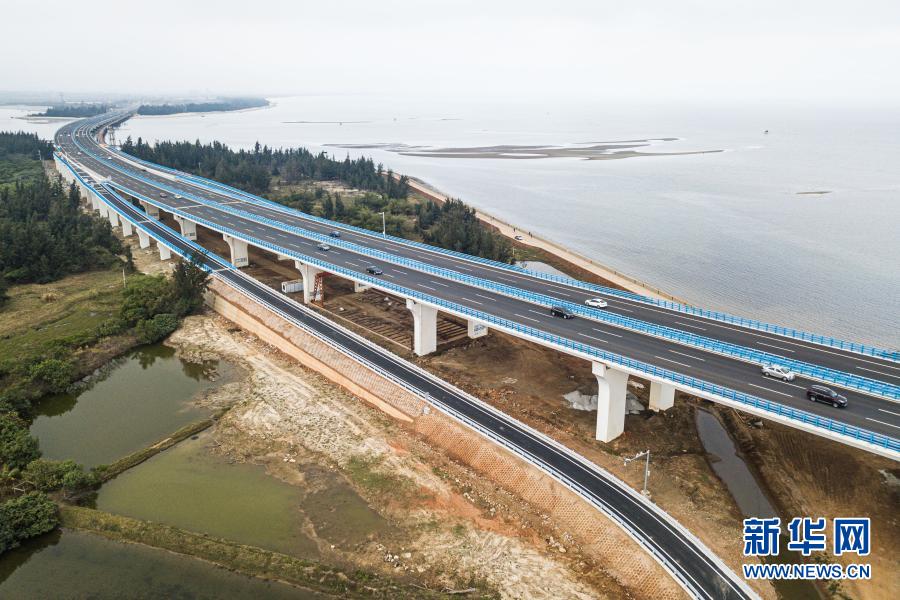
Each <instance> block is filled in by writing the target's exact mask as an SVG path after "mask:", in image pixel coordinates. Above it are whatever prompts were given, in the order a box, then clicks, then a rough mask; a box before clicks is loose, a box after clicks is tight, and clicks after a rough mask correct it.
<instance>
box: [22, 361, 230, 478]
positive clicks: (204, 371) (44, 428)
mask: <svg viewBox="0 0 900 600" xmlns="http://www.w3.org/2000/svg"><path fill="white" fill-rule="evenodd" d="M213 371H215V372H216V373H217V375H216V377H215V381H213V378H211V377H210V373H211V372H213ZM229 372H230V368H229V365H228V364H227V363H224V362H219V361H210V362H208V363H206V364H197V363H190V362H187V361H184V360H181V359H179V358H178V357H176V356H175V350H174V349H173V348H170V347H168V346H165V345H163V344H153V345H149V346H142V347H140V348H138V349H136V350H132V351H131V352H129V353H128V354H126V355H125V356H122V357H120V358H117V359H115V360H113V361H111V362H110V364H108V365H107V366H106V367H105V368H103V369H102V370H101V373H100V374H98V376H97V377H96V378H92V381H91V382H90V383H89V384H88V385H87V386H85V387H84V388H82V389H80V390H77V391H75V392H72V393H65V394H58V395H54V396H48V397H46V398H44V399H42V400H41V401H40V402H38V403H37V406H36V413H37V416H36V418H35V419H34V423H33V424H32V426H31V433H32V435H34V436H35V437H37V438H38V440H39V441H40V445H41V451H42V452H43V456H44V458H50V459H54V460H64V459H69V458H70V459H73V460H74V461H75V462H77V463H79V464H83V465H85V466H87V467H94V466H97V465H100V464H109V463H111V462H113V461H115V460H117V459H119V458H122V457H123V456H126V455H128V454H130V453H132V452H135V451H137V450H140V449H141V448H145V447H147V446H149V445H151V444H153V443H155V442H157V441H159V440H160V439H162V438H164V437H165V436H167V435H169V434H171V433H173V432H174V431H176V430H178V429H179V428H180V427H183V426H184V425H187V424H188V423H191V422H193V421H197V420H199V419H202V418H204V417H207V416H209V415H210V414H211V411H210V410H208V409H205V408H201V407H199V406H196V405H195V404H194V403H193V402H192V399H193V398H194V397H195V396H196V395H197V394H199V393H201V392H203V391H205V390H207V389H210V388H212V387H214V386H216V385H219V384H220V383H221V382H222V381H223V380H224V379H226V378H227V376H228V374H229Z"/></svg>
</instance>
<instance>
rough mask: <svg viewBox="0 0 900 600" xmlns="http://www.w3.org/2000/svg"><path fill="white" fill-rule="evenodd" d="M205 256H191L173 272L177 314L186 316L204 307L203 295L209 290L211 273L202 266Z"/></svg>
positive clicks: (176, 266) (173, 290)
mask: <svg viewBox="0 0 900 600" xmlns="http://www.w3.org/2000/svg"><path fill="white" fill-rule="evenodd" d="M203 258H204V255H202V254H196V253H194V254H191V256H190V260H187V261H184V260H182V261H180V262H179V263H178V264H177V265H175V269H174V270H173V271H172V293H173V294H174V297H175V303H174V308H175V314H177V315H179V316H184V315H188V314H191V313H193V312H194V311H196V310H197V309H199V308H200V307H201V306H203V295H204V294H205V293H206V290H207V289H209V273H208V272H207V271H206V270H205V269H204V268H203V267H202V266H201V265H202V264H203Z"/></svg>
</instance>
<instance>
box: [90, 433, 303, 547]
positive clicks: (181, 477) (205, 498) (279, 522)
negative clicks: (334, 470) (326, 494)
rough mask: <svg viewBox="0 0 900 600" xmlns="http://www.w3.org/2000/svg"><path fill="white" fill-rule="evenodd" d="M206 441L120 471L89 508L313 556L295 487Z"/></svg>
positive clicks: (184, 445) (180, 446)
mask: <svg viewBox="0 0 900 600" xmlns="http://www.w3.org/2000/svg"><path fill="white" fill-rule="evenodd" d="M210 443H212V436H210V435H209V434H208V433H204V434H201V435H200V436H197V438H196V439H189V440H185V441H184V442H181V443H180V444H178V445H177V446H174V447H173V448H170V449H169V450H166V451H165V452H162V453H161V454H158V455H156V456H154V457H153V458H151V459H150V460H148V461H147V462H145V463H143V464H141V465H138V466H137V467H135V468H133V469H130V470H128V471H126V472H125V473H123V474H122V475H119V476H118V477H116V478H115V479H113V480H112V481H110V482H108V483H106V484H105V485H104V486H103V487H102V488H101V489H100V491H99V493H98V494H97V500H96V507H97V508H98V509H99V510H103V511H106V512H111V513H116V514H120V515H126V516H129V517H134V518H136V519H146V520H150V521H157V522H160V523H166V524H168V525H174V526H176V527H181V528H184V529H188V530H191V531H197V532H201V533H208V534H210V535H213V536H216V537H222V538H227V539H229V540H234V541H237V542H241V543H244V544H251V545H254V546H260V547H262V548H267V549H269V550H275V551H278V552H283V553H285V554H292V555H294V556H300V557H305V558H314V557H315V556H316V555H317V550H316V545H315V543H314V542H313V541H312V540H311V539H310V538H309V537H307V536H306V535H304V534H303V531H302V526H303V519H302V514H301V512H300V509H299V504H300V499H301V495H302V492H301V490H300V489H299V488H297V487H295V486H291V485H288V484H286V483H283V482H282V481H280V480H278V479H276V478H275V477H271V476H269V475H267V474H266V472H265V469H264V468H263V467H260V466H257V465H250V464H240V463H236V464H230V463H229V461H228V460H227V459H225V458H222V457H220V456H216V455H214V454H213V453H211V452H210V451H209V449H208V448H207V447H206V446H208V445H209V444H210Z"/></svg>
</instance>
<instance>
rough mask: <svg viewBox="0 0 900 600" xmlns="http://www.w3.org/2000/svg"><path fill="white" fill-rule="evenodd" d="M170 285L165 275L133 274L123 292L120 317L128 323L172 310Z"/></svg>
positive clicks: (144, 319) (134, 322)
mask: <svg viewBox="0 0 900 600" xmlns="http://www.w3.org/2000/svg"><path fill="white" fill-rule="evenodd" d="M172 309H173V306H172V287H171V284H170V283H169V280H168V279H167V278H166V276H165V275H133V276H131V277H129V278H128V282H127V283H126V285H125V291H124V292H123V298H122V307H121V309H120V311H121V315H122V319H124V320H125V321H126V322H127V323H128V324H129V325H134V324H136V323H138V322H139V321H146V320H147V319H152V318H153V317H154V316H155V315H158V314H160V313H170V312H172Z"/></svg>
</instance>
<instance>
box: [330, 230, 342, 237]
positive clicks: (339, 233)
mask: <svg viewBox="0 0 900 600" xmlns="http://www.w3.org/2000/svg"><path fill="white" fill-rule="evenodd" d="M328 235H330V236H331V237H333V238H339V237H341V232H340V231H332V232H331V233H329V234H328Z"/></svg>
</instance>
